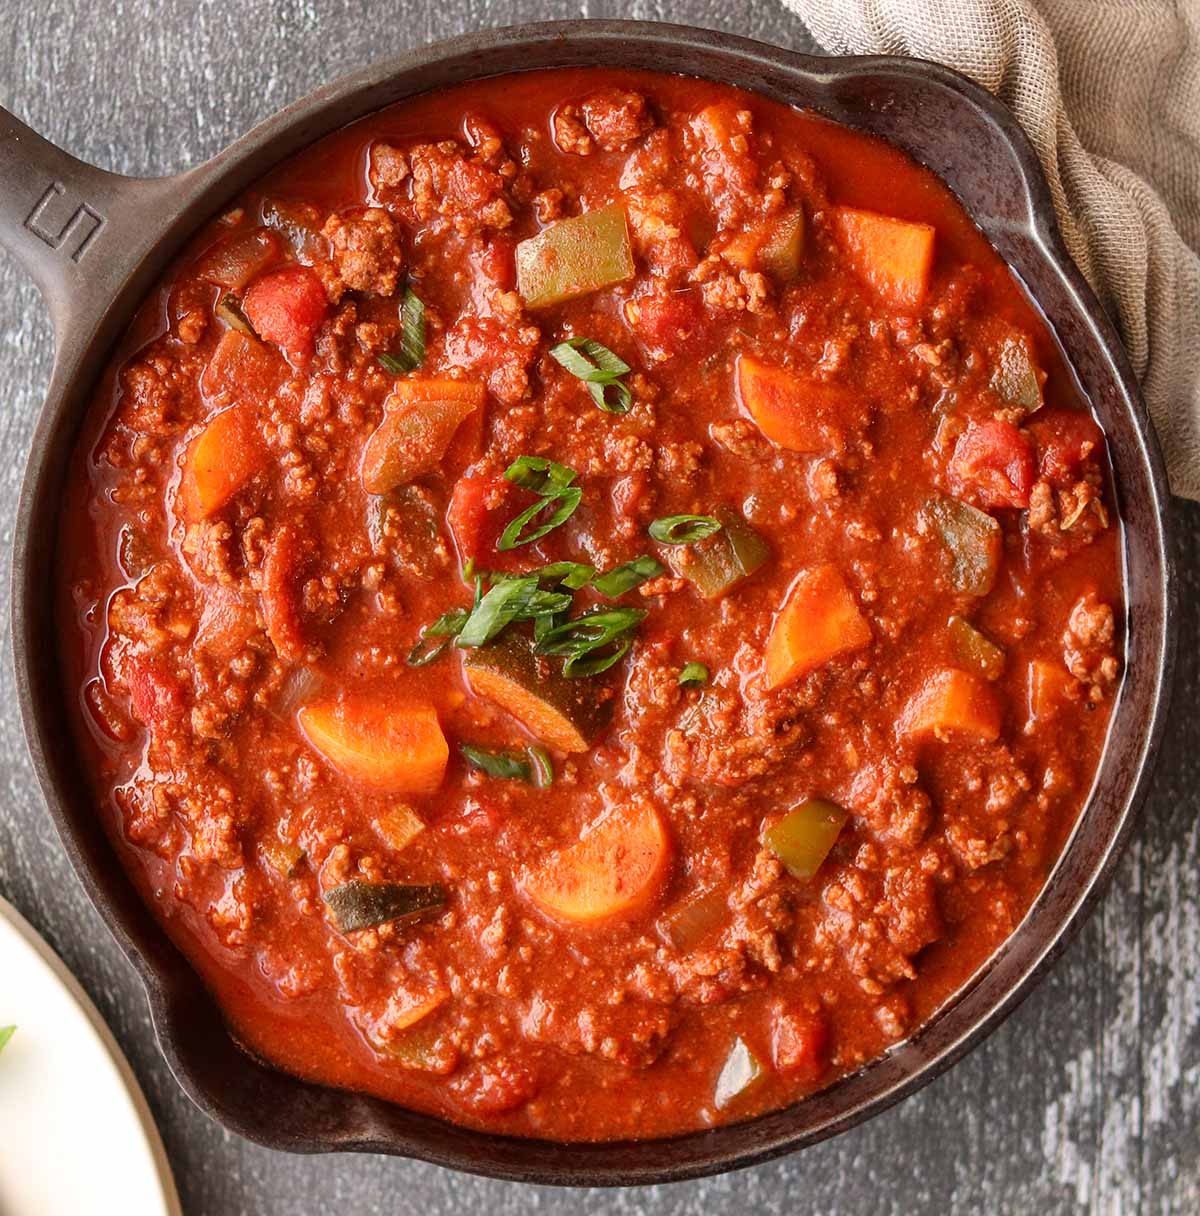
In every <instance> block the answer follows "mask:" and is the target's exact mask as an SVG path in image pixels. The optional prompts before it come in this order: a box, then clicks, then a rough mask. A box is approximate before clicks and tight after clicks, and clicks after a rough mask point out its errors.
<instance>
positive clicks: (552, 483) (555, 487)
mask: <svg viewBox="0 0 1200 1216" xmlns="http://www.w3.org/2000/svg"><path fill="white" fill-rule="evenodd" d="M576 476H577V474H576V472H575V470H574V469H568V468H567V466H566V465H565V464H557V463H555V462H554V461H553V460H547V459H546V457H545V456H518V457H517V458H516V460H514V461H513V462H512V464H510V465H509V466H508V468H507V469H505V470H504V477H505V479H506V480H507V481H511V482H512V483H513V485H516V486H520V487H521V489H523V490H532V491H533V492H534V493H535V494H541V495H543V496H544V497H551V496H553V495H555V494H557V493H558V492H559V491H560V490H565V489H566V488H567V486H569V485H570V484H571V483H572V482H573V481H574V480H575V478H576Z"/></svg>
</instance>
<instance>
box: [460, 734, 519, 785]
mask: <svg viewBox="0 0 1200 1216" xmlns="http://www.w3.org/2000/svg"><path fill="white" fill-rule="evenodd" d="M459 750H460V751H461V752H462V754H463V759H464V760H466V762H467V763H468V764H469V765H470V766H471V767H472V768H477V769H478V770H479V771H480V772H481V773H487V775H488V776H489V777H503V778H505V779H506V780H509V781H530V780H532V777H533V773H532V770H531V769H530V767H529V765H528V763H526V761H524V760H522V759H521V758H520V757H519V756H513V755H511V754H510V753H508V752H485V751H484V750H483V749H482V748H480V747H472V746H471V745H470V744H469V743H460V744H459Z"/></svg>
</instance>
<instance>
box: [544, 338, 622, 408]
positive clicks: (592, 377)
mask: <svg viewBox="0 0 1200 1216" xmlns="http://www.w3.org/2000/svg"><path fill="white" fill-rule="evenodd" d="M550 356H551V358H553V359H555V360H556V361H557V362H559V363H561V364H562V366H563V367H565V368H566V369H567V371H569V372H570V373H571V375H572V376H575V377H577V378H578V379H580V380H582V381H583V382H584V383H585V384H586V385H587V390H588V392H589V393H590V394H591V397H592V400H593V401H594V402H595V403H596V404H597V405H598V406H599V407H600V408H601V409H602V410H604V411H605V412H606V413H609V414H624V413H627V412H628V410H629V406H630V402H631V401H632V398H631V397H630V394H629V389H628V388H627V387H626V386H625V385H624V384H622V383H621V379H620V377H621V376H624V375H625V374H626V373H627V372H628V371H629V364H628V363H626V362H625V360H624V359H622V358H620V357H619V356H618V355H614V354H613V352H612V351H611V350H609V349H608V347H607V346H604V345H602V344H601V343H599V342H597V341H596V340H595V339H593V338H568V339H567V340H566V341H565V342H560V343H559V344H558V345H557V346H552V347H551V348H550ZM609 389H612V390H613V392H612V395H611V396H610V395H609V391H608V390H609Z"/></svg>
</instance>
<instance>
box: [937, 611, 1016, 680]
mask: <svg viewBox="0 0 1200 1216" xmlns="http://www.w3.org/2000/svg"><path fill="white" fill-rule="evenodd" d="M949 630H950V646H951V648H952V649H953V651H954V657H955V658H956V659H957V660H958V661H959V662H960V663H961V664H962V665H963V666H964V667H966V668H968V669H969V670H971V671H975V672H978V673H979V675H981V676H983V677H984V679H986V680H998V679H999V678H1000V676H1001V674H1002V673H1003V671H1004V659H1005V655H1004V650H1003V648H1002V647H1000V646H997V645H996V643H995V642H993V641H992V640H991V638H989V637H986V636H985V635H984V634H982V633H980V632H979V630H978V629H976V628H975V626H974V625H972V624H971V622H970V621H968V620H967V619H966V617H961V616H952V617H951V618H950V624H949Z"/></svg>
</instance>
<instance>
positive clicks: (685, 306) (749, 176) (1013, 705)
mask: <svg viewBox="0 0 1200 1216" xmlns="http://www.w3.org/2000/svg"><path fill="white" fill-rule="evenodd" d="M59 545H60V569H61V596H60V606H61V617H62V633H63V639H64V657H63V660H62V662H63V668H64V673H65V677H64V678H65V680H66V683H67V686H68V688H69V689H70V695H71V697H72V699H73V700H76V701H77V703H78V705H79V711H80V712H79V719H80V721H79V725H80V734H81V739H82V740H83V746H84V751H85V759H86V763H87V768H88V771H89V773H90V776H91V781H92V785H93V788H94V791H95V805H96V810H97V813H98V814H99V815H100V816H102V817H103V820H104V823H105V825H106V827H107V829H108V831H109V833H110V835H111V837H112V839H113V841H114V843H115V845H116V847H117V849H118V851H119V853H120V856H121V858H122V861H123V864H124V865H125V866H126V867H127V869H128V871H129V873H130V875H131V877H132V878H133V880H134V881H135V882H136V884H137V886H138V888H139V890H140V892H141V894H142V896H143V897H144V898H145V900H146V901H147V903H148V904H149V906H150V907H151V908H152V909H153V911H154V912H155V914H156V915H157V916H158V917H159V918H160V920H161V921H162V923H163V925H164V926H165V927H166V929H167V931H168V933H169V934H170V935H171V937H172V939H173V940H174V941H175V942H176V943H177V944H178V946H179V947H180V948H181V949H182V950H183V951H184V952H185V953H186V955H187V956H188V957H189V958H190V959H191V961H192V962H193V963H194V964H195V966H196V967H197V968H198V969H199V971H200V973H201V974H202V975H203V977H204V979H205V981H206V982H207V984H208V985H209V986H210V987H211V989H212V991H213V992H214V994H215V995H216V997H217V999H218V1000H219V1002H220V1004H221V1006H222V1008H223V1009H224V1011H225V1014H226V1016H227V1018H228V1020H229V1023H230V1025H231V1026H232V1028H233V1029H234V1031H235V1033H236V1034H237V1036H238V1037H239V1039H240V1040H241V1041H242V1042H243V1043H245V1045H246V1046H247V1047H248V1048H249V1049H250V1050H251V1051H253V1052H255V1053H257V1054H259V1055H261V1056H263V1057H265V1058H267V1059H269V1060H271V1061H274V1062H275V1063H277V1064H278V1065H279V1066H281V1067H282V1068H285V1069H288V1070H291V1071H293V1072H295V1073H298V1074H300V1075H302V1076H304V1077H308V1078H313V1079H315V1080H318V1081H322V1082H326V1083H329V1084H331V1085H336V1086H344V1087H350V1088H354V1089H359V1090H365V1091H369V1092H371V1093H375V1094H379V1095H382V1096H383V1097H385V1098H388V1099H391V1100H394V1101H396V1102H399V1103H403V1104H404V1105H406V1106H410V1107H414V1108H417V1109H420V1110H423V1111H429V1112H433V1113H436V1114H438V1115H442V1116H444V1117H446V1118H449V1119H451V1120H454V1121H458V1122H461V1123H465V1124H469V1125H472V1126H475V1127H480V1128H485V1129H492V1130H497V1131H502V1132H507V1133H515V1134H519V1135H536V1136H542V1137H548V1138H552V1139H563V1140H572V1139H575V1140H577V1139H601V1138H609V1137H631V1136H632V1137H651V1136H660V1135H665V1134H669V1133H673V1132H678V1131H681V1130H686V1129H691V1128H697V1127H703V1126H708V1125H712V1124H716V1123H721V1122H726V1121H729V1120H735V1119H741V1118H745V1117H747V1116H750V1115H752V1114H755V1113H757V1112H760V1111H763V1110H766V1109H770V1108H774V1107H779V1106H781V1105H783V1104H785V1103H788V1102H791V1101H793V1100H795V1099H797V1098H800V1097H802V1096H803V1095H804V1094H806V1093H808V1092H810V1091H812V1090H814V1089H816V1088H819V1087H821V1086H824V1085H826V1084H828V1083H829V1082H830V1081H832V1080H833V1079H835V1078H837V1077H838V1076H840V1075H843V1074H845V1073H847V1072H849V1071H851V1070H854V1069H856V1068H858V1067H859V1066H861V1065H862V1064H864V1063H865V1062H867V1061H870V1060H871V1059H873V1058H874V1057H876V1056H878V1055H879V1054H880V1053H881V1052H883V1051H884V1050H885V1049H886V1048H888V1047H889V1046H890V1045H892V1044H894V1043H896V1042H897V1041H899V1040H902V1039H904V1038H905V1037H906V1036H907V1035H909V1034H910V1033H911V1032H912V1031H913V1030H914V1029H915V1028H916V1027H918V1026H919V1025H920V1024H921V1023H922V1021H924V1020H925V1019H927V1018H929V1017H930V1016H931V1014H933V1013H934V1012H935V1011H936V1010H937V1009H938V1007H939V1006H940V1005H942V1004H943V1003H944V1002H946V1001H947V1000H948V999H949V998H950V997H952V996H953V994H954V993H955V991H956V990H957V989H959V988H960V987H961V986H962V985H963V984H964V983H965V982H966V981H967V980H968V979H969V978H970V976H971V975H972V974H973V973H974V972H975V971H976V970H977V969H978V968H979V967H980V966H981V964H983V963H984V962H985V961H986V959H987V958H988V956H989V954H990V953H991V952H992V951H993V950H994V949H995V948H996V947H997V945H998V944H999V943H1001V942H1002V941H1003V940H1004V939H1005V937H1006V936H1007V935H1008V934H1010V933H1011V932H1012V931H1013V929H1014V927H1015V926H1016V925H1017V924H1018V922H1019V921H1020V920H1021V918H1022V916H1023V914H1024V913H1025V911H1026V909H1027V908H1028V906H1029V904H1030V902H1031V900H1032V899H1033V898H1034V896H1035V895H1036V894H1037V892H1038V890H1039V889H1040V887H1041V886H1042V884H1043V883H1044V882H1045V880H1046V877H1047V875H1048V874H1049V872H1050V870H1051V868H1052V867H1053V865H1054V863H1055V860H1056V858H1057V856H1058V854H1059V852H1060V850H1061V848H1062V846H1063V844H1064V841H1065V840H1066V838H1067V836H1068V834H1069V833H1070V831H1071V828H1072V826H1073V824H1074V822H1075V819H1076V817H1077V815H1078V813H1079V811H1080V808H1081V807H1082V805H1083V803H1084V802H1085V800H1086V797H1087V792H1088V790H1089V787H1090V784H1091V782H1092V779H1093V776H1094V771H1095V768H1096V765H1097V762H1098V758H1099V755H1100V752H1101V748H1102V746H1103V741H1104V736H1105V731H1106V727H1107V722H1108V717H1109V711H1110V706H1111V704H1112V701H1113V698H1114V695H1115V693H1116V689H1117V687H1118V684H1119V680H1120V673H1121V664H1122V647H1121V633H1122V628H1123V624H1122V620H1123V608H1122V584H1121V579H1120V572H1119V571H1120V567H1119V533H1118V523H1117V520H1116V519H1115V517H1114V514H1113V507H1112V495H1111V487H1110V485H1109V472H1108V466H1107V462H1106V456H1105V444H1104V439H1103V436H1102V434H1101V432H1100V430H1099V428H1098V427H1097V425H1096V423H1095V422H1094V421H1093V418H1092V416H1091V414H1090V412H1089V411H1088V408H1087V404H1086V402H1085V401H1084V400H1083V399H1082V398H1081V396H1080V393H1079V390H1078V388H1077V385H1076V383H1075V381H1074V380H1073V378H1072V375H1071V372H1070V370H1069V368H1068V367H1067V366H1066V365H1065V363H1064V361H1063V359H1062V357H1061V355H1060V353H1059V350H1058V348H1057V346H1056V344H1055V342H1054V339H1053V337H1052V335H1051V334H1050V333H1049V332H1048V330H1047V328H1046V326H1045V324H1044V323H1043V321H1042V320H1041V319H1040V317H1039V315H1038V314H1037V312H1036V311H1035V310H1034V309H1033V308H1032V307H1031V305H1030V303H1029V302H1028V301H1027V299H1026V298H1025V297H1024V295H1023V294H1022V291H1021V290H1020V288H1019V287H1018V285H1017V283H1016V281H1015V280H1014V278H1013V276H1012V274H1011V273H1010V271H1009V270H1008V269H1007V268H1006V266H1005V265H1004V264H1003V263H1002V262H1001V260H1000V259H999V258H998V256H997V255H996V254H995V252H994V251H993V250H992V249H991V248H990V247H989V246H988V244H987V243H986V242H985V241H984V239H983V238H982V237H981V235H980V234H979V232H978V231H977V230H976V229H975V228H974V227H973V225H972V224H971V222H970V220H969V219H968V217H967V216H966V215H965V213H964V212H963V210H962V209H961V208H960V206H959V205H958V203H957V202H956V200H955V199H954V197H953V195H952V194H951V193H950V191H949V190H948V189H947V188H946V186H944V185H943V184H942V183H941V182H939V181H938V180H937V179H936V178H934V177H933V176H932V175H931V174H929V173H928V172H926V171H925V170H923V169H921V168H919V167H918V166H917V165H915V164H914V163H912V162H911V161H910V160H908V159H906V157H905V156H903V155H901V154H900V153H898V152H897V151H895V150H893V149H891V148H889V147H887V146H885V145H884V144H882V143H879V142H877V141H874V140H872V139H870V138H868V137H865V136H863V135H860V134H857V133H854V132H852V131H849V130H846V129H843V128H841V127H838V126H836V125H833V124H831V123H830V122H828V121H825V120H823V119H821V118H820V117H817V116H815V115H813V114H808V113H799V112H795V111H793V110H790V109H788V108H786V107H784V106H782V105H779V104H776V103H773V102H770V101H767V100H765V99H763V98H761V97H757V96H752V95H750V94H747V93H743V92H739V91H737V90H735V89H732V88H727V87H724V86H721V85H717V84H713V83H710V82H705V81H699V80H692V79H683V78H674V77H668V76H661V75H653V74H647V73H636V72H626V71H607V70H605V71H600V70H595V71H590V70H579V71H574V70H572V71H561V72H545V73H543V72H531V73H528V74H524V75H519V76H515V77H507V78H502V79H494V80H484V81H481V82H478V83H472V84H470V85H467V86H465V87H461V88H458V89H455V90H453V91H450V92H444V93H440V94H437V95H432V96H426V97H421V98H418V99H415V100H413V101H409V102H406V103H404V104H402V105H399V106H396V107H394V108H392V109H389V110H384V111H382V112H380V113H378V114H375V115H373V116H372V117H370V118H368V119H366V120H364V121H362V122H359V123H357V124H356V125H354V126H351V127H349V128H347V129H346V130H343V131H341V132H339V133H337V134H336V135H334V136H332V137H330V138H327V139H325V140H323V141H322V142H320V143H318V144H316V145H315V146H314V147H312V148H311V149H309V150H308V151H306V152H305V153H303V154H302V155H300V156H298V157H296V158H295V159H294V160H292V161H290V162H289V163H287V164H286V165H284V166H283V167H281V168H279V169H278V170H276V171H274V172H273V173H271V175H270V176H269V177H267V178H266V179H264V180H263V181H261V182H259V183H258V184H257V185H256V186H255V187H253V188H252V189H251V190H249V191H248V192H247V193H246V194H245V195H244V196H243V197H241V198H239V199H238V200H237V201H236V202H235V203H234V204H233V205H231V206H230V207H229V208H228V209H227V210H226V211H225V212H224V213H222V214H221V215H219V216H218V217H217V218H216V219H214V220H213V221H212V222H211V223H210V224H209V225H208V226H207V227H206V228H205V229H204V230H203V231H202V232H201V233H200V234H199V235H198V236H197V238H196V239H195V240H194V241H193V242H192V244H191V245H190V247H189V248H188V250H187V252H186V253H185V255H184V256H183V257H182V258H181V259H180V260H179V261H178V262H177V264H176V265H175V266H174V268H173V269H172V270H171V272H170V273H169V274H168V275H167V276H166V277H165V278H164V279H163V281H162V282H161V284H160V285H159V286H158V288H157V290H156V291H155V293H154V294H153V296H152V297H151V298H150V299H149V300H148V301H147V303H146V305H145V307H144V308H143V310H142V312H141V314H140V315H139V317H138V319H137V321H136V323H135V324H134V326H133V327H132V329H131V330H130V332H129V334H128V336H127V338H126V340H125V343H124V345H123V347H122V349H121V351H120V352H119V354H118V356H117V357H116V358H115V360H114V362H113V365H112V367H111V369H110V371H109V374H108V376H107V378H106V380H105V381H104V386H103V389H102V391H101V392H99V394H98V395H97V397H96V400H95V404H94V408H93V410H92V412H91V415H90V419H89V422H88V424H87V428H86V431H85V433H84V435H83V437H82V438H81V440H80V443H79V446H78V451H77V455H76V458H75V466H74V476H73V478H72V479H71V488H70V492H69V495H68V498H67V501H66V503H65V505H64V510H63V515H62V529H61V536H60V541H59Z"/></svg>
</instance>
